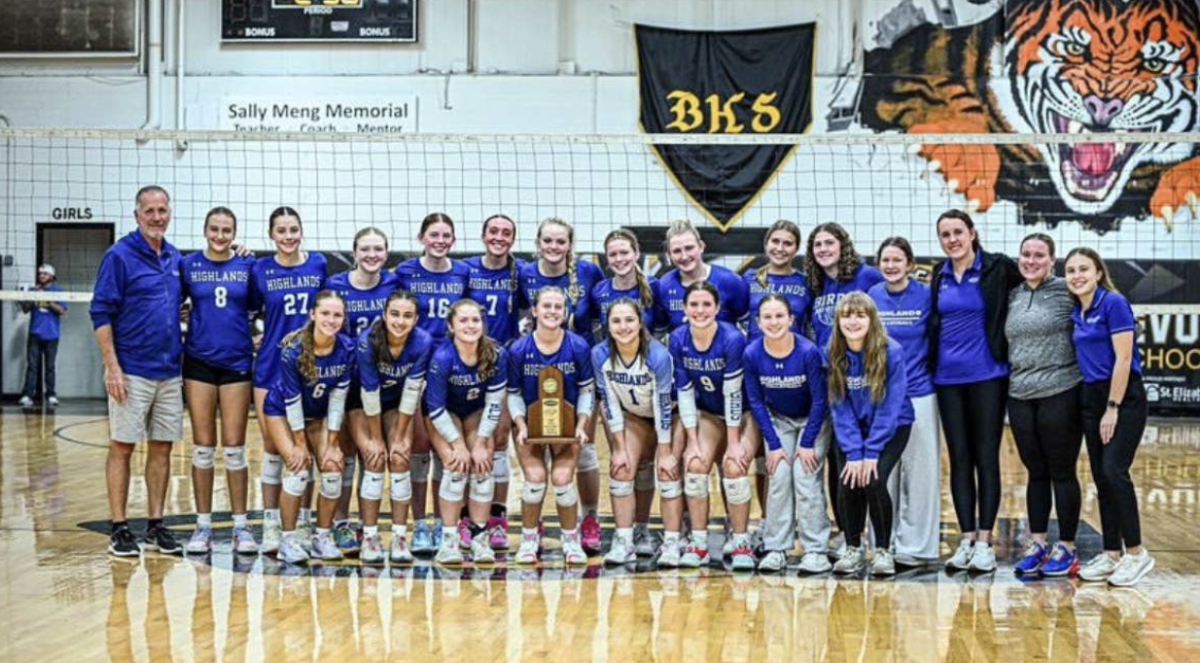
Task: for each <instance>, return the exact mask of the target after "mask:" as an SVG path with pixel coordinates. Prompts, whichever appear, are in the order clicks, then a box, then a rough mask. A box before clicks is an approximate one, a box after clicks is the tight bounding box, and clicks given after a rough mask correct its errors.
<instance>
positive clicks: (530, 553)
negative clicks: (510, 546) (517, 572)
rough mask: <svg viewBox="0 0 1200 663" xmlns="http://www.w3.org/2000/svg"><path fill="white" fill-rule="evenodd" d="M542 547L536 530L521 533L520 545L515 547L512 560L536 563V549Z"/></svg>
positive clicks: (522, 562)
mask: <svg viewBox="0 0 1200 663" xmlns="http://www.w3.org/2000/svg"><path fill="white" fill-rule="evenodd" d="M541 547H542V542H541V537H540V536H538V535H537V532H534V533H532V534H522V535H521V546H520V547H519V548H517V556H516V559H515V560H514V561H516V563H517V564H537V561H538V550H539V549H540V548H541Z"/></svg>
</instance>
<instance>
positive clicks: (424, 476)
mask: <svg viewBox="0 0 1200 663" xmlns="http://www.w3.org/2000/svg"><path fill="white" fill-rule="evenodd" d="M430 458H431V457H430V454H429V452H425V453H423V454H413V455H412V458H411V459H410V460H409V461H408V471H409V474H411V475H412V482H413V483H425V482H427V481H429V462H430Z"/></svg>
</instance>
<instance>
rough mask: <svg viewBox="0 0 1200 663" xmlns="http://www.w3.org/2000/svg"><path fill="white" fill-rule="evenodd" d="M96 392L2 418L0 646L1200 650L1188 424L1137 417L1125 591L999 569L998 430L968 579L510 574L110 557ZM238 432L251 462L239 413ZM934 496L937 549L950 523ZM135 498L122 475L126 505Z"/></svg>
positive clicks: (439, 655) (731, 652) (96, 654)
mask: <svg viewBox="0 0 1200 663" xmlns="http://www.w3.org/2000/svg"><path fill="white" fill-rule="evenodd" d="M102 407H103V405H102V404H91V405H83V406H78V405H76V406H71V405H67V406H64V408H62V409H60V412H59V413H58V414H57V415H42V414H40V413H37V414H26V413H22V412H21V411H20V410H18V409H15V408H9V409H7V410H4V411H3V413H2V414H0V562H2V563H0V579H2V581H0V615H3V618H2V620H3V623H4V626H3V633H4V635H2V636H0V661H18V660H71V661H92V660H111V661H121V662H124V661H177V662H184V661H225V662H232V663H243V662H257V661H287V662H290V663H298V662H300V661H310V660H319V659H324V660H339V661H344V662H347V663H349V662H352V661H364V662H366V661H385V660H395V661H405V662H409V661H427V660H430V661H471V662H476V661H479V662H483V661H543V660H555V661H563V660H569V661H579V662H583V661H614V662H619V663H631V662H633V661H644V660H652V661H667V662H673V661H687V662H689V663H690V662H694V661H701V660H710V659H711V660H731V661H744V660H759V661H762V660H769V661H779V662H783V661H808V660H816V661H974V660H978V661H1000V660H1003V661H1004V662H1005V663H1024V662H1026V661H1071V662H1074V661H1130V662H1139V663H1140V662H1144V661H1171V662H1176V663H1188V662H1195V661H1200V527H1198V526H1197V523H1196V521H1197V515H1198V511H1200V505H1198V504H1197V501H1198V499H1197V498H1198V496H1197V493H1198V492H1200V453H1197V452H1198V451H1200V425H1198V424H1196V423H1195V422H1179V421H1159V422H1152V424H1151V426H1150V427H1149V429H1148V430H1147V436H1146V439H1145V441H1144V443H1143V445H1142V448H1141V451H1140V452H1139V455H1138V460H1137V464H1136V465H1135V466H1134V480H1135V483H1136V484H1137V486H1138V489H1139V491H1140V496H1141V500H1142V501H1141V504H1142V514H1143V531H1144V536H1145V538H1146V544H1147V546H1148V547H1149V549H1150V550H1151V551H1152V552H1153V554H1154V555H1155V557H1156V558H1157V560H1158V566H1157V568H1156V569H1155V570H1154V572H1153V573H1152V574H1151V575H1149V576H1148V577H1147V578H1146V579H1145V580H1144V581H1143V582H1142V583H1141V584H1140V585H1138V587H1136V588H1133V589H1120V590H1114V589H1109V588H1108V587H1106V586H1104V585H1086V584H1079V583H1077V582H1075V581H1067V580H1056V581H1047V580H1040V581H1033V582H1022V581H1019V580H1018V579H1016V578H1015V577H1014V576H1013V574H1012V570H1011V559H1012V555H1013V553H1014V549H1015V548H1016V546H1017V545H1018V544H1017V541H1016V537H1017V535H1018V534H1019V532H1020V531H1021V530H1022V527H1023V522H1022V520H1021V519H1022V517H1023V516H1022V514H1023V512H1024V483H1023V481H1024V470H1023V468H1022V467H1021V465H1020V461H1019V459H1018V458H1017V455H1016V452H1015V449H1014V448H1013V446H1012V444H1011V441H1010V440H1009V441H1006V442H1005V446H1004V452H1003V459H1002V467H1003V471H1004V477H1005V492H1004V499H1003V504H1002V508H1001V519H1002V520H1001V523H1000V525H999V527H998V534H999V542H1000V548H999V550H1000V551H1001V556H1002V559H1003V560H1004V561H1005V563H1004V565H1002V567H1001V569H1000V570H999V571H997V572H996V573H994V574H991V575H987V576H980V577H975V578H970V577H967V576H965V575H961V574H960V575H956V576H948V575H946V574H945V573H944V572H942V571H940V570H938V569H930V570H922V571H913V572H908V573H906V574H902V575H900V576H898V577H897V578H895V579H894V580H888V581H882V582H880V581H875V580H865V581H864V580H834V579H832V578H829V577H805V578H802V577H797V576H796V575H795V573H794V572H792V573H789V574H786V575H783V576H760V575H757V574H755V575H746V576H734V575H732V574H731V573H729V572H727V571H725V570H722V569H719V568H712V569H704V570H698V571H690V572H680V571H670V572H667V571H663V572H659V571H656V570H653V569H652V568H651V567H650V566H649V565H648V564H646V563H642V564H640V565H639V566H638V568H636V569H621V570H609V569H603V568H602V567H600V566H598V562H599V560H597V559H593V560H592V565H591V566H589V567H588V568H587V569H577V570H571V571H565V570H564V569H563V568H562V565H561V563H559V561H558V556H557V541H552V542H551V543H550V548H551V554H549V555H548V556H547V557H548V560H547V561H546V562H545V563H544V565H543V567H541V568H536V569H528V570H520V569H516V568H508V567H507V565H505V564H503V563H501V564H498V565H497V566H496V567H495V568H491V569H485V570H478V571H476V570H473V569H471V568H470V567H469V566H468V567H466V568H464V569H463V570H461V571H454V572H446V571H443V570H440V569H434V568H431V567H429V566H428V565H427V564H418V565H417V566H415V567H409V568H397V569H391V568H385V569H380V570H375V569H368V568H363V567H361V566H359V565H358V564H357V561H351V562H347V563H344V564H335V565H325V566H314V567H313V568H312V569H311V570H305V571H302V572H301V571H298V570H297V569H293V568H285V567H282V566H281V565H280V564H278V563H277V562H275V561H274V560H272V559H267V558H251V559H248V560H246V559H243V560H235V559H233V556H232V555H230V554H229V553H228V552H221V551H218V552H216V553H214V554H213V555H212V556H211V557H209V558H199V559H182V558H179V557H169V556H163V555H158V554H156V553H147V554H145V555H144V556H143V557H142V558H141V559H140V560H138V559H134V560H132V561H128V560H117V559H114V558H111V557H109V556H108V555H107V554H106V553H105V551H104V549H105V546H106V545H107V538H106V536H104V535H102V534H101V533H99V532H101V531H104V528H105V527H106V522H105V519H106V518H107V517H108V516H107V511H106V507H105V504H106V502H105V488H104V483H103V466H104V457H105V448H106V445H107V442H106V441H105V438H106V434H107V428H106V423H105V420H104V417H103V412H102V410H101V409H99V408H102ZM250 431H251V442H250V445H251V449H254V450H255V452H254V453H253V454H252V457H253V458H254V462H253V464H252V466H251V472H252V476H257V472H258V462H257V461H258V459H259V454H258V453H257V449H258V448H259V447H258V440H257V428H256V427H255V425H254V424H253V422H251V426H250ZM601 449H603V445H602V446H601ZM188 453H189V449H188V447H187V446H183V445H181V446H180V448H179V450H178V451H177V452H176V453H175V455H174V456H175V459H174V463H173V467H172V479H171V485H170V493H169V495H168V501H167V504H168V506H167V512H168V514H169V515H173V516H177V517H176V518H173V519H172V520H170V521H169V522H170V523H171V524H172V527H173V528H174V529H175V530H176V532H177V534H178V536H180V537H181V538H185V537H186V536H187V533H188V532H189V531H190V523H191V518H190V515H189V514H191V512H192V499H191V487H190V482H189V479H188V457H189V456H188ZM601 454H602V457H603V456H604V452H603V451H602V452H601ZM135 459H136V460H135V466H136V467H135V473H140V470H141V467H140V464H141V462H142V461H143V458H142V456H141V455H140V454H139V455H137V456H135ZM1079 474H1080V477H1081V480H1082V481H1083V482H1084V486H1085V490H1084V520H1085V525H1084V527H1083V531H1082V532H1081V535H1080V537H1079V538H1080V546H1081V548H1083V549H1084V552H1085V556H1090V554H1091V553H1092V552H1094V551H1095V550H1096V549H1097V548H1098V547H1099V537H1098V535H1097V533H1096V530H1097V529H1098V527H1099V520H1098V517H1097V510H1096V501H1095V491H1094V489H1091V488H1090V480H1091V479H1090V474H1089V472H1088V469H1087V460H1086V456H1084V457H1082V458H1081V459H1080V463H1079ZM519 481H520V480H519V477H518V478H514V487H516V488H518V490H512V491H510V495H519V486H520V483H519ZM944 484H945V481H944V480H943V485H944ZM217 493H218V494H217V497H216V505H217V509H218V510H220V509H223V508H226V506H225V505H227V501H226V499H225V494H224V481H223V479H221V478H220V475H219V476H218V480H217ZM943 494H944V496H945V497H944V508H943V521H944V522H943V528H942V529H943V554H947V553H948V551H949V543H950V542H953V541H954V540H956V535H955V532H954V531H953V530H954V527H953V525H952V523H951V522H950V521H952V520H953V515H952V514H953V511H952V509H951V507H950V502H949V494H948V492H947V491H945V490H943ZM606 501H607V495H605V502H606ZM510 503H511V504H512V505H513V506H515V505H516V500H515V499H511V498H510ZM251 504H252V505H257V504H259V501H258V496H257V490H256V487H254V488H252V491H251ZM602 511H604V512H606V513H607V506H605V507H603V508H602ZM144 513H145V495H144V485H143V484H142V482H141V480H140V479H135V480H134V483H133V488H132V494H131V503H130V515H131V516H141V515H144ZM755 513H757V507H755ZM221 515H222V514H219V515H218V521H219V522H218V527H226V526H227V525H228V521H227V519H226V520H221ZM254 516H255V517H257V512H254ZM514 525H515V523H514ZM141 526H142V523H140V522H138V523H136V524H135V529H140V528H141ZM606 526H611V523H610V522H607V523H606ZM718 529H719V528H718ZM1052 529H1053V528H1052ZM514 531H515V530H514ZM551 531H552V536H553V528H552V530H551ZM220 534H225V533H224V532H219V535H220ZM606 535H607V529H606ZM226 537H227V534H226ZM606 538H607V537H606ZM223 540H224V541H227V540H228V539H227V538H225V539H221V538H218V546H219V547H220V546H221V542H222V541H223ZM226 550H227V546H226Z"/></svg>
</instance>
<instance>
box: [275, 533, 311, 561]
mask: <svg viewBox="0 0 1200 663" xmlns="http://www.w3.org/2000/svg"><path fill="white" fill-rule="evenodd" d="M278 556H279V559H280V560H281V561H284V562H287V563H289V564H305V563H307V562H308V553H307V552H306V551H305V550H304V547H303V546H301V545H300V542H299V541H297V540H296V535H295V533H292V534H290V535H287V536H284V537H282V538H281V539H280V540H279V555H278Z"/></svg>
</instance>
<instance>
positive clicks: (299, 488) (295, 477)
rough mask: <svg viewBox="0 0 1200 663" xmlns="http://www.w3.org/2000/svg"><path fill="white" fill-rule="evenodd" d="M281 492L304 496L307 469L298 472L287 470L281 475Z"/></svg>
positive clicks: (293, 495)
mask: <svg viewBox="0 0 1200 663" xmlns="http://www.w3.org/2000/svg"><path fill="white" fill-rule="evenodd" d="M282 483H283V492H285V493H287V494H288V495H291V496H292V497H304V489H305V488H306V487H308V470H300V471H299V472H293V471H291V470H288V471H287V475H286V476H284V477H283V481H282Z"/></svg>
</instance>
